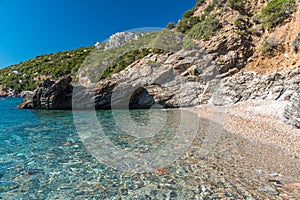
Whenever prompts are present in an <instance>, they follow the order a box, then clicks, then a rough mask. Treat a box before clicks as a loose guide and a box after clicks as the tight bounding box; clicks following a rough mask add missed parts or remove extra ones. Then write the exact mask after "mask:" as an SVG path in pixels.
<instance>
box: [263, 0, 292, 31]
mask: <svg viewBox="0 0 300 200" xmlns="http://www.w3.org/2000/svg"><path fill="white" fill-rule="evenodd" d="M295 10H296V7H295V1H294V0H271V1H270V2H269V3H268V4H267V6H266V7H265V8H263V9H262V11H261V15H260V18H261V19H262V23H263V25H264V27H265V28H271V27H274V26H275V25H277V24H279V23H281V22H282V21H283V20H285V19H286V18H288V17H289V15H290V14H291V13H292V12H294V11H295Z"/></svg>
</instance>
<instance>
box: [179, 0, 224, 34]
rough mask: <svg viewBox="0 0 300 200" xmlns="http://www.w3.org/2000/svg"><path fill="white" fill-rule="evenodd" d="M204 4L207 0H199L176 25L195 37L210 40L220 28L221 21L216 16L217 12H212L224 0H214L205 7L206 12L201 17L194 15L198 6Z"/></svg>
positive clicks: (180, 29) (180, 30)
mask: <svg viewBox="0 0 300 200" xmlns="http://www.w3.org/2000/svg"><path fill="white" fill-rule="evenodd" d="M203 4H205V1H203V0H198V1H197V4H196V6H195V7H194V8H192V9H191V10H188V11H186V12H185V13H184V14H183V16H182V19H181V20H179V21H178V24H177V27H176V29H177V31H179V32H181V33H184V34H187V33H189V34H190V36H191V37H192V38H193V39H204V40H208V39H209V38H210V37H211V36H213V35H214V33H215V32H216V31H217V30H218V29H219V28H220V23H219V22H218V20H217V18H216V14H212V13H211V12H212V11H213V10H214V9H215V8H216V7H220V6H221V5H222V2H221V1H217V0H214V1H213V2H212V3H210V4H208V5H207V6H206V7H205V9H204V13H203V14H202V15H201V16H200V17H198V16H194V13H195V11H196V10H197V8H198V7H199V6H202V5H203Z"/></svg>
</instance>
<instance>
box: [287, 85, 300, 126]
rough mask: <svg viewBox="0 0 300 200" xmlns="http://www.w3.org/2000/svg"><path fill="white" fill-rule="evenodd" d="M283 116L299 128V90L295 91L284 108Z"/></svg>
mask: <svg viewBox="0 0 300 200" xmlns="http://www.w3.org/2000/svg"><path fill="white" fill-rule="evenodd" d="M283 116H284V117H285V118H286V119H287V121H288V123H290V124H291V125H293V126H295V127H297V128H300V90H298V91H297V92H295V93H294V94H293V95H292V97H291V99H290V102H289V103H288V104H287V105H286V107H285V109H284V113H283Z"/></svg>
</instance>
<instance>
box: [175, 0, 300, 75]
mask: <svg viewBox="0 0 300 200" xmlns="http://www.w3.org/2000/svg"><path fill="white" fill-rule="evenodd" d="M299 8H300V1H293V0H272V1H270V0H269V1H249V0H221V1H215V0H208V1H203V0H198V1H197V5H196V6H195V7H194V8H193V9H191V10H189V11H187V12H186V13H184V15H183V19H182V20H180V21H179V22H178V25H177V27H176V29H177V30H178V31H181V32H183V33H186V34H188V35H190V36H191V37H193V38H194V39H195V40H197V41H198V43H199V44H201V45H202V46H204V47H206V49H207V51H208V52H209V53H214V54H215V56H216V61H217V63H218V65H219V69H220V71H221V72H225V71H228V70H230V69H232V68H237V69H243V70H244V71H256V72H260V73H272V72H275V71H282V70H284V69H287V68H290V67H293V66H294V67H295V66H299V64H300V59H299V52H298V48H299V46H300V35H299V34H300V9H299Z"/></svg>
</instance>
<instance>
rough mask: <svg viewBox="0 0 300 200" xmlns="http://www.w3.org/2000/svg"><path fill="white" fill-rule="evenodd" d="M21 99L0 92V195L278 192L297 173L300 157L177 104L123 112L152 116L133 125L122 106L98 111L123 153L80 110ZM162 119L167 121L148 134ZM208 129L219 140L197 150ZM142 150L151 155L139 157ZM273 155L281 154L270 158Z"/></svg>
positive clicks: (178, 196) (192, 196) (189, 195)
mask: <svg viewBox="0 0 300 200" xmlns="http://www.w3.org/2000/svg"><path fill="white" fill-rule="evenodd" d="M21 101H22V99H0V114H1V115H0V199H5V200H6V199H13V200H15V199H63V200H65V199H180V200H182V199H237V198H244V199H259V198H274V199H276V198H278V199H280V195H281V194H282V193H284V192H283V190H282V185H281V184H284V183H285V182H284V181H285V180H288V178H291V177H292V178H294V179H296V180H299V179H298V178H299V170H297V169H299V161H297V160H294V159H292V158H287V156H286V154H285V152H283V151H281V150H280V149H278V148H275V147H273V146H268V145H266V144H264V145H260V144H259V143H257V142H253V141H251V140H248V139H244V138H240V137H238V136H236V135H234V134H233V135H232V134H229V133H226V132H225V131H223V130H222V129H220V127H219V126H218V125H217V124H212V123H210V122H209V121H206V120H202V119H200V118H198V117H197V116H196V115H193V114H186V118H187V119H189V120H188V121H184V120H182V118H180V116H181V117H182V113H181V112H180V111H179V110H169V111H165V110H160V111H157V112H154V114H155V116H156V117H155V118H156V119H158V120H156V121H155V120H154V121H151V118H150V117H149V116H150V115H149V111H146V110H137V111H131V112H130V113H129V116H130V118H131V120H133V122H135V123H136V124H138V125H140V126H143V125H144V124H147V123H149V122H151V123H152V124H154V126H151V127H150V129H149V130H148V129H147V128H144V129H140V128H136V127H134V128H132V126H131V124H130V123H126V122H127V121H126V120H127V118H126V111H118V112H116V113H115V114H116V115H117V116H118V117H116V116H114V113H112V112H111V111H97V112H96V116H97V122H98V123H100V124H101V129H102V132H103V133H104V135H105V137H106V138H108V140H109V141H111V144H113V146H115V147H118V148H119V150H124V152H132V154H126V155H125V156H124V155H122V154H121V155H120V154H116V153H115V151H116V149H113V150H112V149H108V148H104V147H105V146H104V145H103V144H105V143H99V142H98V141H101V138H99V134H97V133H98V132H97V130H98V127H97V126H94V125H93V124H91V121H92V119H90V118H89V117H90V116H88V115H87V113H86V112H84V111H82V112H79V113H77V114H76V115H73V113H72V111H45V110H20V109H17V108H16V106H17V105H18V104H19V103H20V102H21ZM127 114H128V113H127ZM164 114H166V116H167V117H164V116H165V115H164ZM75 116H76V117H78V116H81V117H79V118H78V119H76V120H74V117H75ZM164 119H166V121H165V122H164V123H163V124H165V125H166V126H163V127H162V128H161V129H160V131H159V134H155V135H151V131H152V129H153V132H154V131H155V127H158V126H159V122H160V121H163V120H164ZM116 121H119V122H118V123H117V122H116ZM190 122H192V123H190ZM156 123H158V124H157V125H156ZM198 123H199V127H197V130H196V131H195V132H193V131H194V130H193V129H194V128H195V127H194V126H195V124H198ZM75 124H76V125H77V126H75ZM124 126H125V127H124ZM197 126H198V125H197ZM125 129H126V130H125ZM208 129H212V130H214V131H215V132H219V134H217V135H215V136H218V140H215V141H214V142H215V143H214V146H209V145H208V146H207V147H210V148H212V149H210V152H209V154H208V155H205V156H203V155H200V154H199V152H201V150H203V149H202V148H201V146H202V147H203V143H205V141H207V140H209V139H212V137H207V135H206V134H205V133H206V132H207V130H208ZM177 131H180V134H179V136H180V137H179V138H177V140H176V134H175V133H177ZM141 132H143V133H147V134H149V135H148V137H145V135H139V134H138V133H141ZM170 141H173V142H174V141H175V144H176V145H177V146H170V145H169V143H170ZM179 141H186V142H187V143H190V146H189V145H188V146H186V147H185V146H184V145H183V143H180V142H179ZM108 147H109V146H108ZM182 147H185V149H183V150H182V151H180V152H177V149H180V148H182ZM95 149H96V150H95ZM160 149H164V150H166V151H159V150H160ZM121 152H122V151H121ZM157 152H159V153H157ZM176 152H177V154H178V155H177V154H176ZM147 153H150V154H149V155H154V156H152V157H151V156H149V157H147V158H144V157H143V155H148V154H147ZM155 153H156V154H155ZM132 155H133V157H134V158H131V157H130V156H132ZM109 156H110V157H109ZM172 156H173V157H172ZM107 158H111V160H109V159H107ZM168 158H172V159H171V160H170V162H167V160H168ZM132 159H133V160H135V161H136V162H132ZM278 159H281V160H282V162H274V160H275V161H276V160H278ZM140 161H142V162H141V163H140ZM152 161H153V162H152ZM156 161H161V162H162V163H160V162H157V163H158V164H157V163H156ZM164 162H166V163H167V164H166V166H164V164H165V163H164ZM120 163H121V164H120ZM143 163H146V164H145V165H143ZM269 163H270V164H269ZM286 163H288V164H289V168H286V167H285V166H284V165H285V164H286ZM126 164H128V165H129V166H124V165H126ZM281 165H283V166H281ZM141 166H142V167H146V169H145V171H141V170H140V169H141V168H140V167H141ZM128 167H130V169H137V171H138V173H132V171H130V170H128V169H129V168H128ZM156 167H157V168H156ZM152 168H153V169H152ZM161 168H162V169H164V170H161V171H160V170H159V169H161ZM155 169H158V170H155ZM160 172H162V173H160ZM293 173H294V174H293ZM272 174H273V175H272ZM274 174H275V175H274ZM272 176H276V177H272ZM277 178H280V180H277ZM275 179H276V181H274V180H275ZM270 180H271V181H270ZM275 183H276V184H275ZM287 183H288V182H287ZM274 184H275V185H274ZM289 195H290V194H289Z"/></svg>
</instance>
